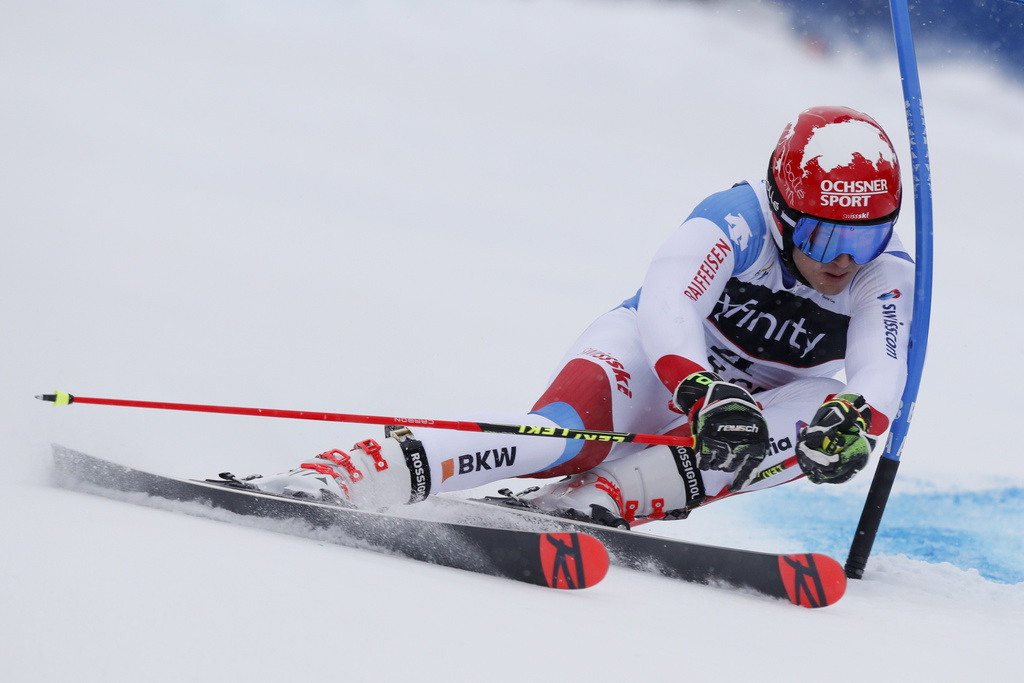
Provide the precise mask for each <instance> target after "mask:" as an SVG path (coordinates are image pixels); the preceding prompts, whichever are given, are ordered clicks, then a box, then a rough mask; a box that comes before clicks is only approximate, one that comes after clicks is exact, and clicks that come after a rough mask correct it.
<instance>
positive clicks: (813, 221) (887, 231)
mask: <svg viewBox="0 0 1024 683" xmlns="http://www.w3.org/2000/svg"><path fill="white" fill-rule="evenodd" d="M788 219H789V216H784V217H783V220H786V222H787V223H788V222H789V220H788ZM895 224H896V219H895V217H893V216H887V217H886V219H883V220H882V221H881V222H879V223H867V224H865V223H856V224H851V223H836V222H829V221H823V220H820V219H818V218H813V217H811V216H804V215H801V216H800V217H799V218H798V219H797V220H796V221H794V222H793V244H794V245H796V248H797V249H799V250H800V251H802V252H803V253H804V254H806V255H807V256H809V257H811V258H812V259H814V260H815V261H818V262H820V263H831V262H832V261H834V260H836V259H837V258H839V257H840V256H841V255H842V254H849V256H850V258H852V259H853V261H854V263H857V264H859V265H864V264H865V263H867V262H868V261H871V260H873V259H875V258H877V257H878V256H879V255H881V253H882V252H883V251H885V247H886V246H887V245H888V244H889V239H890V238H891V237H892V232H893V226H894V225H895Z"/></svg>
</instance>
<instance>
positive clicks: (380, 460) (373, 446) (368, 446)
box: [353, 439, 388, 472]
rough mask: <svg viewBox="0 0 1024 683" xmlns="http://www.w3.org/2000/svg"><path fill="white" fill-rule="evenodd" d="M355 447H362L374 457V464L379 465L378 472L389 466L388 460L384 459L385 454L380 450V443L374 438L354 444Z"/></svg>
mask: <svg viewBox="0 0 1024 683" xmlns="http://www.w3.org/2000/svg"><path fill="white" fill-rule="evenodd" d="M353 448H359V449H362V450H363V451H365V452H366V454H367V455H369V456H370V457H371V458H373V464H374V465H375V466H376V467H377V471H378V472H383V471H384V470H386V469H387V468H388V461H387V460H385V459H384V456H383V455H382V454H381V452H380V450H381V449H380V444H379V443H377V442H376V441H374V440H373V439H367V440H366V441H360V442H359V443H357V444H356V445H355V446H353Z"/></svg>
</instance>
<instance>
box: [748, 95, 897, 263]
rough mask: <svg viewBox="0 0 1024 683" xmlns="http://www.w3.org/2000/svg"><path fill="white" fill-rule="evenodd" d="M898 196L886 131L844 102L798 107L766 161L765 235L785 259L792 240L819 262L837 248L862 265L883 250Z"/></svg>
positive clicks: (829, 257) (892, 152)
mask: <svg viewBox="0 0 1024 683" xmlns="http://www.w3.org/2000/svg"><path fill="white" fill-rule="evenodd" d="M902 195H903V191H902V184H901V182H900V166H899V161H898V160H897V158H896V150H895V149H893V146H892V142H891V141H890V140H889V137H888V136H887V135H886V134H885V131H883V130H882V128H881V126H879V125H878V123H876V122H875V120H874V119H872V118H871V117H870V116H867V115H866V114H862V113H860V112H858V111H854V110H853V109H848V108H846V107H814V108H811V109H807V110H806V111H803V112H801V113H800V115H799V116H798V117H797V119H796V121H794V122H793V123H790V124H789V125H788V126H786V129H785V130H784V131H783V132H782V137H780V138H779V143H778V145H777V146H776V148H775V152H774V153H773V154H772V158H771V163H770V164H769V166H768V198H769V201H770V203H771V206H772V213H773V214H774V216H775V221H774V222H775V226H774V227H775V230H773V231H772V235H773V237H774V238H775V241H776V243H777V244H778V245H779V248H780V249H781V250H782V254H783V259H784V260H785V261H787V262H788V261H789V259H790V258H791V255H792V249H793V246H796V247H798V248H799V249H800V250H801V251H803V252H804V253H805V254H807V255H808V256H810V257H811V258H813V259H814V260H816V261H821V262H824V263H827V262H829V261H832V260H833V259H835V258H836V257H838V256H839V255H840V254H850V256H852V257H853V260H854V261H856V262H857V263H861V264H863V263H867V262H868V261H870V260H871V259H873V258H875V257H877V256H878V255H879V254H881V253H882V252H883V251H885V247H886V245H887V244H888V242H889V238H890V237H891V236H892V230H893V225H894V224H895V222H896V218H897V217H898V216H899V211H900V204H901V201H902Z"/></svg>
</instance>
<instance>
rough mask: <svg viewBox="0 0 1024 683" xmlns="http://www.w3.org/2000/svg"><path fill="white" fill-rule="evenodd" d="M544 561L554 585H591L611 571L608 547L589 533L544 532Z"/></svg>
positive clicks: (567, 587) (542, 545)
mask: <svg viewBox="0 0 1024 683" xmlns="http://www.w3.org/2000/svg"><path fill="white" fill-rule="evenodd" d="M540 561H541V566H542V567H543V568H544V578H545V579H546V580H547V583H548V585H549V586H551V587H552V588H566V589H576V588H589V587H590V586H594V585H596V584H597V583H599V582H600V581H601V579H603V578H604V577H605V575H606V574H607V573H608V551H607V550H605V547H604V544H602V543H601V541H599V540H597V539H596V538H594V537H593V536H588V535H586V534H573V533H557V534H543V535H542V536H541V539H540Z"/></svg>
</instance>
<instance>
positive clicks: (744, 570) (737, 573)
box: [445, 491, 846, 607]
mask: <svg viewBox="0 0 1024 683" xmlns="http://www.w3.org/2000/svg"><path fill="white" fill-rule="evenodd" d="M502 493H503V494H507V495H505V496H504V497H489V498H485V499H479V500H452V499H448V498H446V499H445V500H446V501H447V502H446V505H447V506H448V507H449V508H450V511H451V513H452V514H451V515H450V517H449V518H452V519H477V518H480V519H483V520H485V521H484V522H483V523H492V521H493V522H494V523H497V524H503V523H508V525H510V526H514V527H516V528H539V527H543V528H546V529H559V530H561V531H565V532H575V533H586V534H589V535H591V536H593V537H594V538H597V539H598V540H600V541H601V542H602V543H603V544H604V546H605V548H607V549H608V552H609V554H610V555H611V561H612V564H615V565H619V566H624V567H629V568H631V569H637V570H640V571H645V572H654V573H660V574H662V575H664V576H668V577H672V578H676V579H682V580H683V581H690V582H694V583H701V584H716V585H726V586H731V587H734V588H740V589H746V590H752V591H756V592H758V593H762V594H764V595H767V596H771V597H775V598H780V599H783V600H789V601H790V602H792V603H793V604H795V605H800V606H802V607H825V606H827V605H831V604H833V603H835V602H836V601H837V600H839V599H840V598H842V597H843V594H844V593H845V592H846V572H845V571H844V570H843V567H842V565H840V564H839V563H838V562H837V561H836V560H834V559H832V558H831V557H828V556H827V555H820V554H816V553H801V554H792V555H780V554H774V553H764V552H756V551H751V550H740V549H736V548H724V547H720V546H711V545H703V544H698V543H690V542H687V541H681V540H677V539H671V538H664V537H660V536H655V535H653V534H649V533H645V532H638V531H627V530H622V529H617V528H612V527H609V526H602V525H598V524H593V523H589V522H582V521H577V520H573V519H567V518H565V517H555V516H552V515H548V514H544V513H542V512H540V511H538V510H536V509H534V508H531V507H530V506H529V505H528V504H527V503H524V502H523V501H520V500H519V499H518V498H516V497H515V496H512V495H511V494H510V492H508V491H502ZM495 506H497V507H498V508H500V509H501V510H502V511H503V513H502V514H500V515H488V514H486V513H487V512H488V511H489V510H484V509H483V508H484V507H487V508H493V507H495ZM516 520H518V521H519V523H518V524H514V522H515V521H516Z"/></svg>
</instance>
